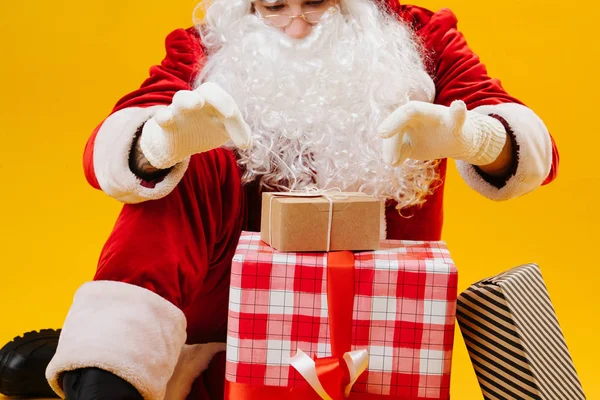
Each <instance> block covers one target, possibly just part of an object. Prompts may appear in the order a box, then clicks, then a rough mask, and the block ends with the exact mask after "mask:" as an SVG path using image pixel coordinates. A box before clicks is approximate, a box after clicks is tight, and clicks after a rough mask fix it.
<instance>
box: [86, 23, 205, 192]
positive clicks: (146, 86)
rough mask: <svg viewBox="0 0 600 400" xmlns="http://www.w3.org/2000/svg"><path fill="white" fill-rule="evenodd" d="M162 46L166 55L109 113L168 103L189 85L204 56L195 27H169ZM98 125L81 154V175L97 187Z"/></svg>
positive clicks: (191, 83) (188, 87) (189, 86)
mask: <svg viewBox="0 0 600 400" xmlns="http://www.w3.org/2000/svg"><path fill="white" fill-rule="evenodd" d="M165 48H166V56H165V58H164V59H163V61H162V62H161V63H160V65H155V66H153V67H152V68H150V76H149V77H148V78H147V79H146V80H145V81H144V82H143V83H142V85H141V86H140V88H139V89H137V90H135V91H133V92H131V93H129V94H127V95H126V96H124V97H123V98H121V100H119V101H118V102H117V104H116V106H115V107H114V109H113V110H112V112H111V114H112V113H115V112H117V111H119V110H122V109H124V108H127V107H151V106H156V105H168V104H170V103H171V99H172V98H173V96H174V95H175V93H176V92H177V91H179V90H186V89H188V90H189V89H190V88H191V87H192V85H193V82H194V78H195V77H196V74H197V73H198V71H199V70H200V69H201V66H202V65H203V64H204V60H205V55H204V51H203V48H202V45H201V42H200V38H199V36H198V34H197V32H196V30H195V29H194V28H189V29H187V30H185V29H178V30H176V31H173V32H172V33H170V34H169V35H168V36H167V38H166V40H165ZM101 126H102V123H101V124H100V125H98V127H96V129H95V130H94V131H93V132H92V135H91V136H90V138H89V139H88V141H87V144H86V146H85V151H84V155H83V168H84V172H85V177H86V179H87V181H88V183H89V184H90V185H92V186H93V187H94V188H96V189H100V185H99V184H98V180H97V179H96V175H95V172H94V163H93V158H94V143H95V139H96V135H97V133H98V130H99V129H100V127H101Z"/></svg>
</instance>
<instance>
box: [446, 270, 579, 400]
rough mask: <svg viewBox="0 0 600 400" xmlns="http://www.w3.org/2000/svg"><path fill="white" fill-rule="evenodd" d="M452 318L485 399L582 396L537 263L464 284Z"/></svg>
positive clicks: (545, 399) (547, 399) (562, 399)
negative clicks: (465, 288) (458, 326)
mask: <svg viewBox="0 0 600 400" xmlns="http://www.w3.org/2000/svg"><path fill="white" fill-rule="evenodd" d="M457 319H458V323H459V325H460V329H461V331H462V335H463V337H464V339H465V343H466V345H467V349H468V351H469V356H470V357H471V361H472V363H473V367H474V368H475V372H476V374H477V379H478V380H479V384H480V386H481V390H482V392H483V395H484V398H485V399H494V400H495V399H498V400H500V399H519V400H530V399H532V400H533V399H535V400H537V399H540V400H579V399H585V395H584V393H583V389H582V387H581V383H580V382H579V378H578V377H577V373H576V372H575V367H574V365H573V361H572V360H571V356H570V355H569V351H568V349H567V345H566V343H565V340H564V337H563V334H562V331H561V329H560V326H559V324H558V321H557V319H556V314H555V313H554V308H553V306H552V303H551V302H550V297H549V295H548V291H547V289H546V285H545V283H544V280H543V278H542V274H541V272H540V269H539V267H538V266H537V265H535V264H527V265H523V266H520V267H517V268H514V269H512V270H510V271H507V272H505V273H502V274H500V275H497V276H495V277H492V278H489V279H484V280H482V281H480V282H477V283H475V284H474V285H472V286H471V287H469V288H468V289H467V290H465V291H464V292H463V293H462V294H461V295H460V296H459V297H458V303H457Z"/></svg>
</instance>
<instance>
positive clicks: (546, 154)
mask: <svg viewBox="0 0 600 400" xmlns="http://www.w3.org/2000/svg"><path fill="white" fill-rule="evenodd" d="M473 111H477V112H479V113H481V114H485V115H490V114H496V115H499V116H501V117H502V118H504V120H505V121H506V122H507V123H508V125H510V127H511V128H512V130H513V134H514V136H515V139H516V142H517V145H518V147H519V151H518V157H519V158H518V161H517V162H518V164H517V170H516V173H515V175H514V176H512V177H510V178H509V179H508V181H507V182H506V185H504V186H503V187H502V188H500V189H498V188H496V187H494V186H493V185H491V184H489V183H488V182H486V181H485V179H483V178H482V177H481V175H480V174H479V173H478V172H477V171H476V169H475V167H474V166H473V165H471V164H469V163H466V162H463V161H456V165H457V167H458V172H459V173H460V175H461V176H462V178H463V179H464V180H465V182H467V184H468V185H469V186H470V187H471V188H473V189H474V190H476V191H477V192H479V193H481V194H482V195H483V196H485V197H487V198H489V199H491V200H496V201H501V200H509V199H512V198H515V197H518V196H521V195H524V194H526V193H529V192H531V191H533V190H535V189H537V188H538V187H539V186H541V184H542V183H543V182H544V180H545V179H546V177H547V176H548V174H549V173H550V169H551V167H552V141H551V139H550V134H549V133H548V130H547V129H546V126H545V125H544V123H543V122H542V120H541V119H540V118H539V117H538V116H537V115H536V114H535V113H534V112H533V111H531V110H530V109H529V108H527V107H525V106H522V105H520V104H515V103H506V104H499V105H495V106H481V107H477V108H475V109H474V110H473Z"/></svg>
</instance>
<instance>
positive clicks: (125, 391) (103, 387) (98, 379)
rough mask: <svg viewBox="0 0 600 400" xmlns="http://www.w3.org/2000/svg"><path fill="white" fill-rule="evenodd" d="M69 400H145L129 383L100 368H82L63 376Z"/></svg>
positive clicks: (64, 387)
mask: <svg viewBox="0 0 600 400" xmlns="http://www.w3.org/2000/svg"><path fill="white" fill-rule="evenodd" d="M62 388H63V390H64V392H65V396H66V398H67V400H144V399H143V398H142V396H141V395H140V393H139V392H138V391H137V390H136V389H135V388H134V387H133V386H132V385H131V384H130V383H128V382H126V381H124V380H123V379H121V378H119V377H118V376H116V375H113V374H111V373H110V372H106V371H104V370H101V369H98V368H82V369H76V370H75V371H69V372H65V373H64V374H63V375H62Z"/></svg>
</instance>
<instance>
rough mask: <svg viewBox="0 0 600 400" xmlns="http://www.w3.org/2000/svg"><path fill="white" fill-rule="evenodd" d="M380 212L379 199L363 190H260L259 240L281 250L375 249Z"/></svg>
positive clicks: (377, 244) (378, 232) (378, 233)
mask: <svg viewBox="0 0 600 400" xmlns="http://www.w3.org/2000/svg"><path fill="white" fill-rule="evenodd" d="M326 196H327V197H326ZM328 198H329V199H331V201H332V202H333V218H332V223H331V248H330V249H327V237H328V228H329V214H330V207H331V206H332V205H331V203H330V200H329V199H328ZM381 212H382V207H381V202H380V200H378V199H377V198H375V197H373V196H368V195H365V194H363V193H343V192H342V193H333V194H324V195H321V196H319V195H308V194H298V195H293V194H289V193H263V197H262V219H261V240H262V241H263V242H265V243H267V244H268V245H270V246H271V247H273V248H274V249H276V250H278V251H285V252H292V251H293V252H296V251H328V250H330V251H340V250H378V249H379V241H380V237H379V235H380V223H381Z"/></svg>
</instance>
